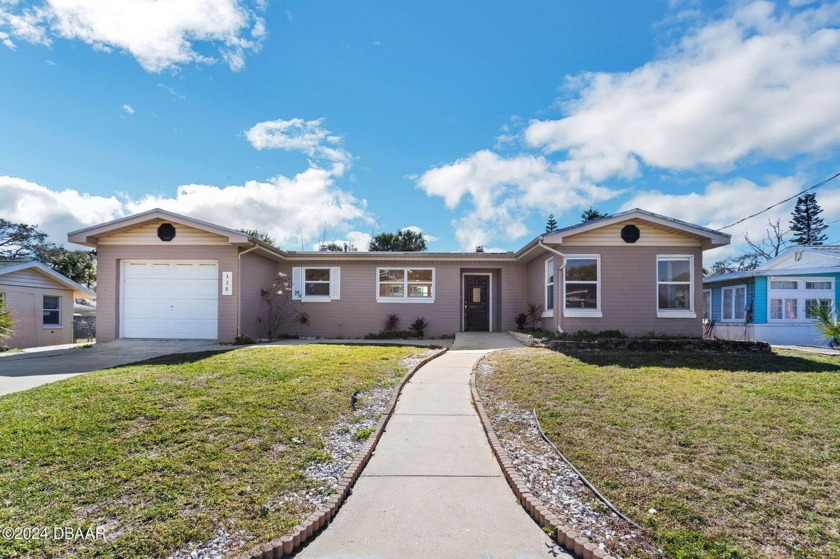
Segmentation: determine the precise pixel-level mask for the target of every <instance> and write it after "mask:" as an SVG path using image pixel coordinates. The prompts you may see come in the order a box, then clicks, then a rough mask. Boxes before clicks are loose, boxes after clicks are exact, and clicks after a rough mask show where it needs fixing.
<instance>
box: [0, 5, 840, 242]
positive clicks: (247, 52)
mask: <svg viewBox="0 0 840 559" xmlns="http://www.w3.org/2000/svg"><path fill="white" fill-rule="evenodd" d="M172 5H173V4H172V3H170V4H167V5H162V3H148V4H146V3H142V2H141V3H137V2H133V3H126V2H121V1H117V0H112V1H111V2H107V3H103V2H98V1H97V0H48V1H39V2H34V3H27V2H17V1H11V2H8V1H7V2H0V72H2V74H0V75H2V84H3V87H0V130H2V131H3V134H1V135H0V217H4V218H6V219H11V220H14V221H26V222H30V223H36V224H39V225H40V226H41V227H42V228H43V229H44V230H45V231H47V232H48V233H50V234H51V235H52V236H53V238H54V240H56V241H62V240H64V237H63V234H64V233H66V232H67V231H69V230H72V229H76V228H79V227H83V226H87V225H91V224H94V223H99V222H101V221H104V220H108V219H113V218H116V217H120V216H123V215H127V214H130V213H133V212H136V211H142V210H145V209H149V208H151V207H156V206H160V207H164V208H166V209H170V210H173V211H176V212H180V213H184V214H188V215H192V216H195V217H199V218H203V219H207V220H210V221H214V222H217V223H220V224H223V225H227V226H230V227H248V228H258V229H261V230H265V231H268V232H269V233H271V234H272V235H273V236H275V237H276V238H277V239H278V241H279V243H280V244H281V245H282V246H284V247H286V248H292V249H296V248H300V247H301V244H303V246H305V247H306V248H311V247H312V246H313V243H316V242H317V241H318V239H319V238H321V237H326V238H327V239H330V240H332V239H341V240H344V239H349V240H353V241H355V242H356V244H357V245H360V246H361V245H363V244H364V242H365V239H366V238H367V236H368V235H369V234H370V233H371V232H372V231H383V230H384V231H390V230H396V229H398V228H401V227H406V226H414V227H419V228H421V229H422V230H423V232H424V233H426V234H427V235H429V238H430V240H431V242H430V248H431V249H433V250H442V251H448V250H458V249H471V248H472V247H473V246H474V245H476V244H482V245H485V246H487V247H491V248H500V249H508V250H510V249H516V248H518V247H520V246H522V245H523V244H524V243H525V242H526V241H527V240H529V239H530V238H532V237H533V236H535V235H536V234H538V233H540V232H542V228H543V225H544V223H545V219H546V216H547V214H548V213H550V212H553V213H554V214H555V215H556V216H557V219H558V221H559V222H560V224H561V225H570V224H573V223H576V222H577V221H578V216H579V214H580V212H581V210H582V209H585V208H588V207H595V208H598V209H600V210H602V211H606V212H615V211H619V210H621V209H626V208H629V207H635V206H640V207H643V208H646V209H649V210H651V211H656V212H659V213H664V214H666V215H671V216H673V217H677V218H680V219H684V220H686V221H690V222H695V223H699V224H702V225H710V226H713V227H720V226H723V225H726V224H728V223H731V222H733V221H736V220H737V219H739V218H740V217H743V216H745V215H748V214H750V213H753V212H754V211H757V210H759V209H761V208H763V207H765V206H767V205H769V204H771V203H773V202H776V201H779V200H782V199H783V198H786V197H788V196H790V195H792V194H794V193H796V192H798V191H799V190H802V189H803V188H805V187H807V186H809V185H810V184H812V183H815V182H817V181H819V180H821V179H823V178H825V177H827V176H829V175H831V174H833V173H834V172H836V171H838V170H840V162H838V158H837V155H838V146H840V94H838V91H840V30H838V24H840V6H838V3H836V2H808V1H806V0H798V1H792V2H778V3H772V2H734V3H727V2H699V1H675V0H672V1H670V2H666V1H645V2H603V1H602V2H572V1H563V2H558V1H552V2H548V1H546V2H525V3H510V2H484V3H481V5H479V4H476V3H472V2H470V3H467V2H462V3H453V2H423V3H407V2H398V3H395V2H354V3H347V2H303V1H288V2H241V1H238V0H184V2H182V3H181V7H180V8H177V7H176V8H172ZM167 6H168V7H167ZM838 182H840V181H838ZM817 196H818V199H819V201H820V202H821V204H822V205H823V207H824V208H825V214H824V215H825V217H826V218H827V220H828V221H830V220H833V219H840V185H834V184H831V185H828V186H826V187H823V188H822V189H820V190H819V191H818V192H817ZM792 204H793V203H792V202H791V203H789V204H786V205H784V206H781V207H780V208H777V209H776V210H773V211H771V212H768V213H767V214H765V215H764V216H763V217H762V218H756V219H754V220H750V221H749V222H746V223H745V224H743V225H741V226H739V227H736V228H733V229H732V230H730V231H729V232H731V233H732V234H733V242H734V244H735V245H738V244H740V242H741V241H742V237H743V234H744V233H745V232H747V233H749V234H750V235H751V237H752V238H759V237H760V236H761V235H762V234H763V230H764V228H765V226H766V218H770V219H782V221H783V223H786V222H787V220H788V214H789V212H790V209H791V207H792ZM832 230H836V233H835V234H832ZM829 236H830V239H831V240H837V241H839V242H840V224H838V225H834V226H833V227H832V229H830V230H829ZM301 241H302V243H301ZM734 250H737V247H736V248H730V249H725V250H723V251H720V252H719V253H717V254H716V255H712V256H719V255H725V254H726V253H727V251H728V252H729V253H732V252H733V251H734Z"/></svg>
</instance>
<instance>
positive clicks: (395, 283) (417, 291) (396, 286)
mask: <svg viewBox="0 0 840 559" xmlns="http://www.w3.org/2000/svg"><path fill="white" fill-rule="evenodd" d="M376 278H377V279H376V300H377V301H378V302H380V303H434V301H435V270H434V268H377V270H376Z"/></svg>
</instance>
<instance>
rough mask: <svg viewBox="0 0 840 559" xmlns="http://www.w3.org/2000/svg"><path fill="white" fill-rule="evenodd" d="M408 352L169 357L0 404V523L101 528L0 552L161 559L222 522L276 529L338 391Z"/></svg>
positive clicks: (312, 350) (316, 350)
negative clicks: (82, 538)
mask: <svg viewBox="0 0 840 559" xmlns="http://www.w3.org/2000/svg"><path fill="white" fill-rule="evenodd" d="M418 351H422V352H425V351H426V350H418V349H416V348H407V347H373V346H336V345H305V346H293V347H258V348H245V349H238V350H235V351H229V352H225V353H220V354H194V355H188V356H172V357H169V358H163V359H161V360H158V361H153V362H150V363H148V364H138V365H133V366H126V367H120V368H116V369H110V370H105V371H98V372H95V373H90V374H87V375H82V376H77V377H74V378H72V379H69V380H66V381H62V382H58V383H55V384H49V385H45V386H41V387H38V388H35V389H33V390H29V391H26V392H22V393H18V394H11V395H7V396H3V397H0V528H2V527H15V526H22V527H32V526H48V527H52V526H72V527H75V528H83V529H86V528H88V527H96V526H105V527H106V528H107V534H106V539H105V540H98V541H88V542H76V543H75V544H74V543H69V542H63V541H44V540H40V541H29V542H25V541H20V540H17V541H16V540H8V539H3V538H2V535H0V557H4V558H5V557H59V556H65V555H67V554H68V552H71V551H72V552H74V554H73V557H120V558H125V559H128V558H134V557H137V558H140V557H143V558H146V557H162V556H166V555H167V554H168V553H172V552H174V551H175V550H177V549H179V548H181V547H183V546H184V545H185V544H187V543H188V542H200V541H205V540H207V539H209V538H212V537H213V534H214V531H215V530H216V529H218V528H223V529H225V530H227V531H228V532H231V533H235V532H238V531H240V530H242V531H244V532H245V533H247V534H250V535H252V536H256V537H257V540H256V541H254V542H252V544H253V545H255V544H257V543H262V542H265V541H268V540H270V539H272V538H274V537H278V536H280V535H282V534H284V533H285V532H286V531H287V530H288V529H289V528H291V527H293V526H294V525H296V524H297V523H298V522H299V521H300V520H301V519H302V518H303V517H305V516H306V515H307V514H309V513H311V511H308V510H306V507H307V505H304V504H302V503H300V501H289V502H284V501H283V496H284V495H287V494H289V493H290V492H298V493H300V492H302V491H305V490H317V489H318V485H319V483H318V482H315V481H313V480H312V479H310V478H309V477H308V476H307V475H306V474H305V472H304V470H305V468H306V466H307V465H309V464H311V463H313V462H318V461H326V460H328V459H329V456H328V453H327V452H325V451H324V447H323V438H322V434H326V433H329V432H330V431H332V430H333V427H334V425H335V423H336V421H337V420H338V418H339V416H340V415H344V416H345V417H349V416H351V415H352V413H353V412H352V410H351V406H350V398H351V395H352V394H353V393H354V392H355V391H356V390H360V389H369V388H373V387H379V386H393V385H395V384H396V383H397V382H398V381H399V379H400V378H401V377H402V376H403V375H404V374H405V372H406V367H405V366H404V365H401V363H400V362H401V360H403V359H404V358H406V357H407V356H410V355H412V354H414V353H416V352H418Z"/></svg>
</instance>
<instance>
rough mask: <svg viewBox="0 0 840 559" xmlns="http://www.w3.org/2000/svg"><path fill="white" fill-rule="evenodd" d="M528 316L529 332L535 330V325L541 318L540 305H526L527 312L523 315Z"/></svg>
mask: <svg viewBox="0 0 840 559" xmlns="http://www.w3.org/2000/svg"><path fill="white" fill-rule="evenodd" d="M525 314H526V315H527V316H528V323H529V324H530V325H531V330H533V331H535V332H536V330H537V324H538V323H539V322H540V318H542V305H538V304H536V303H529V304H528V311H527V312H526V313H525Z"/></svg>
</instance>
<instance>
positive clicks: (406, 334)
mask: <svg viewBox="0 0 840 559" xmlns="http://www.w3.org/2000/svg"><path fill="white" fill-rule="evenodd" d="M414 337H416V336H415V335H414V332H412V331H411V330H392V331H390V332H386V331H385V330H381V331H379V332H371V333H370V334H365V339H366V340H402V339H405V338H414Z"/></svg>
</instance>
